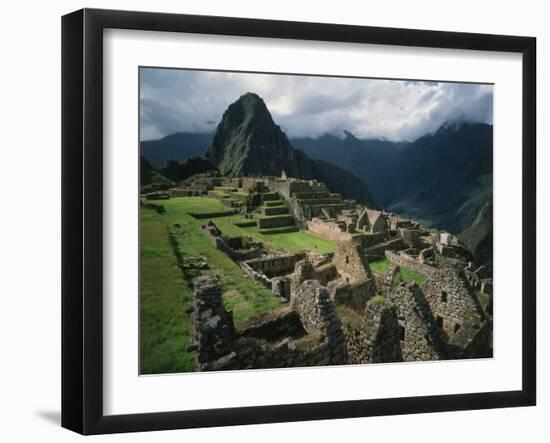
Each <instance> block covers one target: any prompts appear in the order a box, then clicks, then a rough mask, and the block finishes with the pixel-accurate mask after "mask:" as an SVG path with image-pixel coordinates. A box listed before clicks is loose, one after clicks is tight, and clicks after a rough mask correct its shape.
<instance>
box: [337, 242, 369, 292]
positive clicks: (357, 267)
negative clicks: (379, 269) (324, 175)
mask: <svg viewBox="0 0 550 443" xmlns="http://www.w3.org/2000/svg"><path fill="white" fill-rule="evenodd" d="M332 262H333V263H334V265H335V266H336V269H337V270H338V274H340V276H341V277H342V278H343V279H344V280H345V281H346V282H348V283H353V282H357V281H364V280H366V279H368V278H371V277H372V272H371V270H370V267H369V264H368V262H367V259H366V257H365V255H364V253H363V249H362V248H361V246H360V245H359V244H358V243H356V242H354V241H347V242H340V243H338V245H337V247H336V251H335V253H334V258H333V260H332Z"/></svg>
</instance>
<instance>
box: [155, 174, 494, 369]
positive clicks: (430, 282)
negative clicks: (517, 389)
mask: <svg viewBox="0 0 550 443" xmlns="http://www.w3.org/2000/svg"><path fill="white" fill-rule="evenodd" d="M200 185H201V186H203V188H204V189H205V190H204V191H203V192H204V193H206V194H207V195H208V198H209V199H211V200H213V199H214V200H219V201H220V203H221V205H222V206H223V208H222V209H217V210H215V211H211V212H207V213H201V212H198V211H197V212H196V213H195V212H193V213H192V214H191V216H192V217H193V218H195V219H196V220H198V223H199V224H200V228H199V229H198V230H197V231H196V232H194V233H192V235H201V236H203V238H205V239H207V241H208V243H209V244H210V245H211V246H212V247H213V248H214V249H215V251H216V254H220V255H221V256H223V257H226V258H229V259H230V261H231V262H232V263H233V266H236V267H237V268H236V269H238V271H239V273H238V276H237V277H236V276H235V275H232V276H231V277H230V278H231V279H232V281H231V284H232V285H233V286H232V287H237V288H239V287H243V285H239V283H238V282H236V281H235V279H237V280H239V281H249V282H252V283H253V284H254V285H256V287H257V288H259V289H261V290H262V291H264V293H266V296H268V297H272V300H277V303H278V305H277V306H278V307H277V308H273V309H271V310H268V312H262V313H261V314H258V315H252V316H248V317H247V318H246V320H242V321H241V320H240V317H239V314H237V315H236V316H235V315H234V313H233V310H234V309H235V303H233V302H232V301H231V299H228V298H227V297H226V296H225V295H224V294H225V291H226V289H225V286H226V284H227V282H228V278H229V277H228V276H227V275H225V274H224V273H223V272H217V270H216V267H215V266H212V265H211V263H208V260H207V259H204V265H203V263H202V262H201V267H199V266H195V268H196V269H195V268H194V269H193V271H194V273H193V275H198V277H196V278H194V280H193V282H192V285H193V298H192V303H193V306H192V309H188V315H189V317H190V320H191V327H192V333H191V338H190V342H189V345H188V346H187V347H186V352H188V353H190V357H189V358H191V357H192V358H193V360H194V364H195V368H196V369H197V370H199V371H210V370H231V369H233V370H237V369H264V368H281V367H305V366H317V365H342V364H372V363H397V362H408V361H430V360H445V359H463V358H488V357H491V356H492V352H493V351H492V300H493V292H492V287H493V286H492V279H491V276H490V275H488V274H487V273H486V271H485V270H484V269H483V267H479V266H477V265H476V264H475V263H473V262H471V261H470V260H469V258H470V257H469V256H468V255H467V254H465V253H463V250H462V248H463V245H462V244H461V243H460V241H459V240H458V239H457V238H456V237H453V236H451V235H450V234H448V233H439V232H434V230H433V229H432V230H430V229H427V228H425V227H424V226H422V225H420V224H418V223H416V222H415V221H413V220H406V219H403V218H401V217H400V216H399V215H397V214H393V213H388V212H385V211H383V210H381V209H377V208H369V207H366V206H364V205H361V204H358V203H357V202H354V201H353V200H345V199H343V198H342V197H341V196H340V195H338V194H334V193H331V192H330V190H329V189H327V187H326V186H325V185H324V184H322V183H319V182H316V181H311V180H299V179H294V178H288V177H286V175H284V174H283V176H282V177H249V178H246V177H242V178H239V177H236V178H231V179H229V178H223V177H217V178H216V179H215V180H214V179H212V180H211V182H210V183H209V182H208V181H207V180H203V181H201V182H200ZM193 186H195V188H194V189H196V188H198V183H195V184H193ZM178 192H183V191H181V190H179V191H178ZM163 198H164V197H163ZM167 198H171V197H170V196H168V197H167ZM176 198H179V197H176ZM168 206H169V205H168ZM159 214H160V212H159ZM228 233H230V235H229V234H228ZM305 234H307V235H308V236H309V237H307V239H308V241H309V242H310V243H307V244H313V241H315V240H316V239H322V240H323V241H326V242H330V244H332V245H333V247H332V248H331V249H329V250H328V252H326V251H325V252H320V251H316V250H315V249H314V248H313V247H311V248H308V247H298V246H297V243H295V242H298V241H303V240H304V237H303V236H304V235H305ZM201 257H202V256H201ZM201 260H202V259H201ZM185 263H187V262H185ZM180 268H181V269H182V270H183V267H182V266H180ZM242 295H244V298H246V299H250V300H253V299H254V297H255V294H254V293H253V292H250V293H246V294H242Z"/></svg>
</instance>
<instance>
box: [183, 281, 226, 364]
mask: <svg viewBox="0 0 550 443" xmlns="http://www.w3.org/2000/svg"><path fill="white" fill-rule="evenodd" d="M192 329H193V340H194V345H192V349H193V350H194V351H195V354H194V356H195V365H196V367H197V369H198V370H199V371H204V370H208V369H210V368H211V367H212V362H215V361H217V360H219V359H221V358H224V357H226V356H227V355H229V354H230V353H231V344H232V342H233V341H234V340H235V336H236V335H235V326H234V323H233V314H232V313H231V312H228V311H226V310H225V307H224V305H223V299H222V291H221V287H220V283H219V281H217V280H216V279H215V278H213V277H199V278H197V279H196V281H195V292H194V298H193V315H192Z"/></svg>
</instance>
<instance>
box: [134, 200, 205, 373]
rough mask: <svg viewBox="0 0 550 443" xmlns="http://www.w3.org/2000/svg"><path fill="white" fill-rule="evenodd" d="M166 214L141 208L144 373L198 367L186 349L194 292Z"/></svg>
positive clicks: (142, 348)
mask: <svg viewBox="0 0 550 443" xmlns="http://www.w3.org/2000/svg"><path fill="white" fill-rule="evenodd" d="M161 217H162V216H160V215H158V214H157V213H156V212H154V211H150V210H142V211H141V229H140V238H141V245H140V247H141V250H140V255H141V256H140V307H139V315H140V348H141V352H140V368H141V373H142V374H155V373H159V372H183V371H185V372H190V371H194V367H195V366H194V362H193V355H192V354H190V353H189V352H186V351H185V348H186V346H187V345H188V344H189V340H190V335H191V323H190V318H189V315H188V314H186V313H185V310H186V309H187V308H188V307H190V306H191V305H192V304H193V302H192V292H191V290H190V289H189V288H188V287H187V283H186V282H185V281H184V280H183V278H182V274H181V271H180V270H179V269H178V268H177V267H176V260H175V257H174V254H173V251H172V248H171V246H170V243H169V240H168V231H167V228H166V225H165V224H164V222H163V220H162V218H161Z"/></svg>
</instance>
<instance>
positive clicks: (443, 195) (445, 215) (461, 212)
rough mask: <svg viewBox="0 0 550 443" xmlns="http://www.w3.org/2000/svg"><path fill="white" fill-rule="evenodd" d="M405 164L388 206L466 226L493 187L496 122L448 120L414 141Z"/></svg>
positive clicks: (451, 226)
mask: <svg viewBox="0 0 550 443" xmlns="http://www.w3.org/2000/svg"><path fill="white" fill-rule="evenodd" d="M400 164H401V166H400V172H399V177H398V178H397V179H395V180H394V181H392V182H391V183H388V185H387V186H388V189H389V191H388V192H389V194H390V199H389V203H388V204H387V208H388V209H389V210H393V211H395V212H399V213H401V214H404V215H407V216H409V217H411V218H416V219H418V220H419V221H423V222H424V223H426V224H428V225H431V226H435V227H439V228H444V229H448V230H449V231H451V232H454V233H459V232H462V231H463V230H464V229H466V228H467V227H468V226H470V224H471V223H472V222H473V220H474V218H475V217H476V214H477V213H478V211H479V210H480V209H481V207H482V206H483V204H484V203H485V201H486V197H487V195H488V193H490V192H491V191H492V172H493V127H492V126H491V125H486V124H481V123H464V124H459V125H452V124H445V125H443V126H441V128H439V129H438V130H437V131H436V132H435V133H434V134H429V135H426V136H424V137H421V138H419V139H418V140H416V141H414V142H413V143H411V144H410V145H409V146H408V147H407V148H406V149H405V150H404V151H403V153H402V155H401V156H400Z"/></svg>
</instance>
